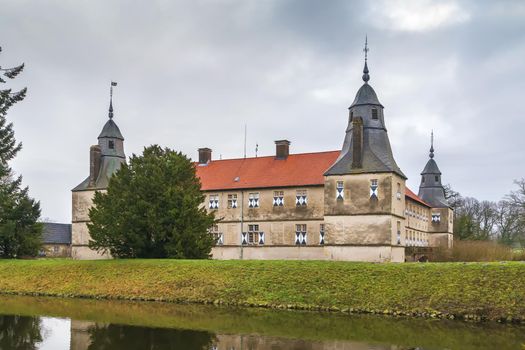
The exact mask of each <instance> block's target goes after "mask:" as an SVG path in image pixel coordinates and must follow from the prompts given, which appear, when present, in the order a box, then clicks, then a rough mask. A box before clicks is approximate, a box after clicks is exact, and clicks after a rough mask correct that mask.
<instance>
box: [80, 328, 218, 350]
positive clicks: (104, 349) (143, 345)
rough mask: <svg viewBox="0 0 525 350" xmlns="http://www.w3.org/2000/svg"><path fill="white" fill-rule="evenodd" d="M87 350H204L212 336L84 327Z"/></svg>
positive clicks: (166, 330)
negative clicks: (87, 338)
mask: <svg viewBox="0 0 525 350" xmlns="http://www.w3.org/2000/svg"><path fill="white" fill-rule="evenodd" d="M87 333H88V334H89V340H88V342H89V346H88V347H87V348H86V347H83V348H80V347H79V348H78V349H88V350H120V349H122V350H124V349H148V350H162V349H167V350H172V349H173V350H175V349H199V350H201V349H208V348H210V347H211V345H212V339H213V338H214V336H213V334H212V333H210V332H204V331H193V330H179V329H164V328H147V327H136V326H124V325H119V324H106V325H105V324H96V323H95V324H93V325H91V326H88V327H87Z"/></svg>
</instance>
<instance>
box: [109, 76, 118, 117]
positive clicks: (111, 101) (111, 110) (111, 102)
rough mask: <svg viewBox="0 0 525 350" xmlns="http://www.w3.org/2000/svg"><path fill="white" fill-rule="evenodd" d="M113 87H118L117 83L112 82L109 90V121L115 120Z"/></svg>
mask: <svg viewBox="0 0 525 350" xmlns="http://www.w3.org/2000/svg"><path fill="white" fill-rule="evenodd" d="M113 86H117V83H116V82H114V81H112V82H111V86H110V88H109V119H113Z"/></svg>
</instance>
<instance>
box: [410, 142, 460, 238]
mask: <svg viewBox="0 0 525 350" xmlns="http://www.w3.org/2000/svg"><path fill="white" fill-rule="evenodd" d="M418 196H419V198H421V199H422V200H424V201H425V202H426V203H428V204H429V205H430V206H431V207H432V208H431V218H430V224H429V233H430V235H429V244H430V245H431V246H446V247H451V246H452V241H453V237H452V234H453V226H454V222H453V220H454V215H453V212H452V209H451V208H450V205H449V203H448V201H447V199H446V198H445V189H444V187H443V185H442V183H441V171H440V170H439V167H438V165H437V163H436V161H435V160H434V132H432V133H431V136H430V153H429V160H428V161H427V164H426V165H425V168H424V169H423V171H422V172H421V183H420V185H419V193H418Z"/></svg>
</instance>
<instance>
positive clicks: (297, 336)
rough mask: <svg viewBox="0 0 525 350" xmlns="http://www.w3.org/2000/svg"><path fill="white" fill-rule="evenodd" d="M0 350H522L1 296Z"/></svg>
mask: <svg viewBox="0 0 525 350" xmlns="http://www.w3.org/2000/svg"><path fill="white" fill-rule="evenodd" d="M0 349H1V350H10V349H28V350H30V349H39V350H44V349H45V350H61V349H71V350H83V349H94V350H101V349H115V350H120V349H150V350H157V349H184V350H194V349H195V350H197V349H198V350H203V349H207V350H212V349H216V350H279V349H294V350H295V349H297V350H299V349H307V350H308V349H311V350H365V349H369V350H372V349H373V350H386V349H388V350H408V349H420V350H431V349H432V350H434V349H435V350H445V349H462V350H468V349H482V350H484V349H487V350H488V349H491V350H493V349H498V350H507V349H517V350H525V327H523V326H512V325H501V324H497V323H485V324H474V323H466V322H460V321H449V320H424V319H410V318H393V317H380V316H361V315H352V316H350V315H343V314H331V313H315V312H301V311H275V310H264V309H245V308H226V307H216V306H209V305H176V304H169V303H156V302H127V301H98V300H84V299H60V298H40V297H39V298H37V297H20V296H0Z"/></svg>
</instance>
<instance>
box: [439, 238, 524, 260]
mask: <svg viewBox="0 0 525 350" xmlns="http://www.w3.org/2000/svg"><path fill="white" fill-rule="evenodd" d="M502 260H525V252H524V251H516V250H513V249H512V248H511V247H509V246H506V245H502V244H498V243H496V242H493V241H454V245H453V247H452V248H451V249H446V248H437V249H434V252H433V261H464V262H471V261H502Z"/></svg>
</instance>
